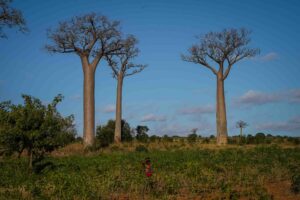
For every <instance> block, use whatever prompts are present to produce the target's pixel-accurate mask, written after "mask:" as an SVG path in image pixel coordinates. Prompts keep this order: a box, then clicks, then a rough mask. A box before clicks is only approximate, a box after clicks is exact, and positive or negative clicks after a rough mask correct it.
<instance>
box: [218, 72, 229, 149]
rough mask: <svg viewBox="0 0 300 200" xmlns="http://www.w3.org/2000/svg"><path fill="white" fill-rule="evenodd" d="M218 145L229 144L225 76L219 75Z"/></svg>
mask: <svg viewBox="0 0 300 200" xmlns="http://www.w3.org/2000/svg"><path fill="white" fill-rule="evenodd" d="M216 107H217V112H216V117H217V144H218V145H222V144H227V120H226V105H225V94H224V80H223V74H222V73H218V74H217V106H216Z"/></svg>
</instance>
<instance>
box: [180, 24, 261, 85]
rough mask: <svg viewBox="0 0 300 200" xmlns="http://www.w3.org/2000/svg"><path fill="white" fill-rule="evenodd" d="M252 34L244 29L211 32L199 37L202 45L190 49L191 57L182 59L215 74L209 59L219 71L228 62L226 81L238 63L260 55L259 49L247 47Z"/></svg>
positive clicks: (224, 76) (225, 74) (225, 73)
mask: <svg viewBox="0 0 300 200" xmlns="http://www.w3.org/2000/svg"><path fill="white" fill-rule="evenodd" d="M250 33H251V32H250V31H248V30H246V29H244V28H240V29H224V30H223V31H222V32H209V33H207V34H205V35H204V36H203V37H201V38H200V37H198V39H200V43H199V44H196V45H193V46H192V47H191V48H190V49H189V56H182V59H183V60H184V61H188V62H193V63H198V64H201V65H203V66H205V67H207V68H209V69H210V70H211V71H213V73H214V74H216V73H217V71H216V70H215V69H214V68H213V67H212V66H210V65H209V64H208V63H209V62H207V59H209V60H211V61H213V62H215V63H217V64H218V66H219V71H220V70H221V67H223V66H225V65H224V63H225V61H226V62H227V63H228V66H227V68H226V70H225V72H224V74H223V80H225V79H226V78H227V76H228V74H229V73H230V70H231V68H232V66H233V65H234V64H235V63H236V62H238V61H240V60H242V59H244V58H250V57H254V56H255V55H257V54H259V49H252V48H249V47H247V46H248V44H249V42H250V38H249V35H250ZM221 71H223V68H222V70H221Z"/></svg>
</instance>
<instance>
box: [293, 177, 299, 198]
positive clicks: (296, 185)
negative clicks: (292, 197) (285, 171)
mask: <svg viewBox="0 0 300 200" xmlns="http://www.w3.org/2000/svg"><path fill="white" fill-rule="evenodd" d="M291 190H292V192H294V193H295V194H298V193H299V192H300V174H295V175H294V176H293V177H292V184H291Z"/></svg>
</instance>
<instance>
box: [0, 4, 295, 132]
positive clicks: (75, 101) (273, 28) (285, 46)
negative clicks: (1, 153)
mask: <svg viewBox="0 0 300 200" xmlns="http://www.w3.org/2000/svg"><path fill="white" fill-rule="evenodd" d="M13 6H14V7H15V8H18V9H20V10H22V12H23V15H24V17H25V19H26V21H27V24H28V28H29V29H30V32H29V33H28V34H25V35H24V34H21V33H18V32H17V31H16V30H15V29H5V32H6V33H7V35H8V39H1V40H0V45H1V46H0V68H1V73H0V101H3V100H12V102H13V103H21V102H22V99H21V94H22V93H25V94H30V95H33V96H35V97H38V98H40V99H42V100H43V101H44V102H45V103H47V102H50V101H51V99H52V98H53V97H54V96H55V95H57V94H58V93H62V94H63V95H64V96H65V99H64V101H63V102H62V103H61V104H60V106H59V110H60V111H61V112H62V113H63V114H64V115H69V114H74V115H75V119H76V125H77V128H78V133H79V135H81V134H82V118H83V117H82V113H83V112H82V105H83V98H82V87H83V75H82V68H81V64H80V60H79V58H78V57H77V56H76V55H72V54H68V55H66V54H63V55H60V54H52V55H50V54H48V53H47V52H46V51H45V50H44V49H43V47H44V45H45V44H46V43H47V42H48V40H47V37H46V30H47V28H51V27H52V28H54V27H56V25H57V24H58V22H59V21H62V20H68V19H70V18H71V17H73V16H76V15H81V14H85V13H89V12H96V13H101V14H103V15H106V16H108V17H109V18H110V19H113V20H120V21H121V26H122V31H123V32H124V34H134V35H135V36H136V37H137V38H138V39H139V41H140V43H139V45H138V46H139V48H140V50H141V54H140V56H139V57H138V58H137V59H136V61H137V62H139V63H141V64H147V65H148V68H146V69H145V70H144V71H143V72H141V73H140V74H137V75H135V76H131V77H127V78H126V79H125V81H124V90H123V94H124V97H123V118H125V119H126V120H127V121H128V122H129V123H130V125H132V126H136V125H139V124H143V125H147V126H148V127H149V128H150V133H151V134H158V135H163V134H169V135H186V134H188V133H190V131H191V129H192V128H198V129H199V131H198V133H199V134H201V135H210V134H215V111H214V107H215V90H216V88H215V87H216V80H215V77H214V75H213V74H212V73H211V71H209V70H208V69H206V68H204V67H202V66H200V65H196V64H192V63H187V62H184V61H182V60H181V58H180V54H181V53H186V51H187V49H188V48H189V47H190V46H191V45H192V44H193V43H195V42H196V41H197V40H196V39H195V36H197V35H201V34H205V33H206V32H209V31H221V30H222V29H224V28H231V27H234V28H239V27H245V28H248V29H250V30H252V42H251V46H252V47H258V48H260V49H261V54H260V55H259V56H257V57H256V58H254V59H247V60H244V61H241V62H240V63H237V64H236V65H235V66H234V67H233V69H232V71H231V74H230V75H229V77H228V78H227V80H226V82H225V90H226V101H227V121H228V129H229V134H230V135H233V134H237V133H238V130H237V129H236V128H235V123H236V121H238V120H244V121H246V122H248V123H249V127H247V128H246V129H245V133H247V134H254V133H256V132H258V131H263V132H265V133H272V134H281V135H293V136H299V130H300V81H299V73H300V66H299V61H298V60H299V57H300V45H299V44H300V37H299V33H300V26H299V24H300V15H299V10H300V2H299V1H297V0H289V1H278V0H277V1H276V0H264V1H261V0H253V1H238V0H230V1H221V0H214V1H212V0H210V1H200V0H184V1H183V0H181V1H179V0H172V1H169V0H165V1H162V0H161V1H159V0H152V1H148V0H127V1H124V0H102V1H101V0H64V1H60V0H51V1H39V0H15V1H14V3H13ZM95 96H96V124H104V123H106V121H107V120H108V119H111V118H114V104H115V96H116V81H115V80H114V79H113V78H112V76H111V71H110V69H109V67H108V66H107V64H106V63H105V62H104V61H103V62H101V64H100V66H98V68H97V72H96V89H95Z"/></svg>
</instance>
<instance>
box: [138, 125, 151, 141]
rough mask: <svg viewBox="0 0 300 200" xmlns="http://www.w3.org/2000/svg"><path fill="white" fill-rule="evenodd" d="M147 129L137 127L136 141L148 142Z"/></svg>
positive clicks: (145, 127)
mask: <svg viewBox="0 0 300 200" xmlns="http://www.w3.org/2000/svg"><path fill="white" fill-rule="evenodd" d="M148 131H149V128H148V127H147V126H137V127H136V139H137V140H138V141H140V142H148V138H149V136H148V134H147V132H148Z"/></svg>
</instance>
